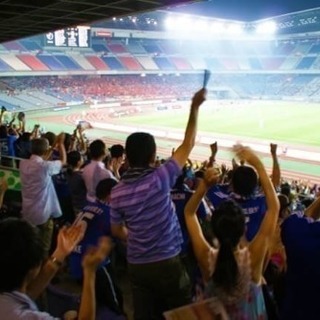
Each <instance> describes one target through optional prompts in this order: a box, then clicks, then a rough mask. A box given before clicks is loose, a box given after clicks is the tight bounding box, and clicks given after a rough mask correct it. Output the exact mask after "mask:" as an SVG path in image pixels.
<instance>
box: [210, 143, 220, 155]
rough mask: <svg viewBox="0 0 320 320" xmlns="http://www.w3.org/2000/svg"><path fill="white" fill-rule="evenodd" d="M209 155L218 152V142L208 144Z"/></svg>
mask: <svg viewBox="0 0 320 320" xmlns="http://www.w3.org/2000/svg"><path fill="white" fill-rule="evenodd" d="M210 150H211V156H213V157H215V156H216V154H217V152H218V143H217V141H215V142H214V143H212V144H210Z"/></svg>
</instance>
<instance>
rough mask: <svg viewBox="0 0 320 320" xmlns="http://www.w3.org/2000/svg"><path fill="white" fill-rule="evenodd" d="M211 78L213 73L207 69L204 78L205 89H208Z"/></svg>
mask: <svg viewBox="0 0 320 320" xmlns="http://www.w3.org/2000/svg"><path fill="white" fill-rule="evenodd" d="M210 77H211V72H210V70H208V69H205V70H204V77H203V88H204V89H206V88H207V85H208V83H209V80H210Z"/></svg>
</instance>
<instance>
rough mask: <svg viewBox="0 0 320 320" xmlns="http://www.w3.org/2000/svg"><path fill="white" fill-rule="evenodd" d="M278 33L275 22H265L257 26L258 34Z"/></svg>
mask: <svg viewBox="0 0 320 320" xmlns="http://www.w3.org/2000/svg"><path fill="white" fill-rule="evenodd" d="M276 31H277V24H276V23H275V22H274V21H265V22H262V23H260V24H258V25H257V27H256V33H257V34H274V33H275V32H276Z"/></svg>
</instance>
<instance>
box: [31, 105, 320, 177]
mask: <svg viewBox="0 0 320 320" xmlns="http://www.w3.org/2000/svg"><path fill="white" fill-rule="evenodd" d="M87 108H88V107H86V106H80V107H79V108H76V109H75V108H73V109H72V110H67V111H60V112H46V113H45V114H44V113H43V112H42V113H34V114H30V115H28V116H27V119H28V122H27V123H28V125H27V126H28V127H29V128H31V127H32V126H33V125H34V124H36V123H39V122H40V123H41V124H42V125H43V126H44V127H45V129H46V131H48V130H51V131H54V132H60V131H66V132H72V129H73V128H74V126H70V125H66V124H64V123H63V122H62V121H61V122H59V123H52V122H50V121H46V119H45V117H48V116H61V119H62V117H63V116H66V115H68V114H71V113H75V112H77V113H80V112H81V111H82V110H86V109H87ZM187 117H188V112H187V110H175V111H158V112H153V113H148V114H141V115H137V116H134V117H126V118H120V119H118V120H117V122H119V124H128V125H130V124H131V125H136V126H143V125H145V126H148V127H151V128H155V127H168V128H175V129H184V128H185V126H186V122H187ZM319 119H320V104H308V103H305V102H301V103H298V102H278V101H275V102H265V101H252V102H251V103H250V104H248V103H246V102H243V103H241V104H236V105H233V106H231V105H226V106H219V107H217V105H215V103H212V102H206V103H205V104H204V106H203V107H202V110H200V117H199V127H198V129H199V130H200V131H206V132H210V133H213V134H214V133H217V134H226V135H232V136H239V137H246V138H252V139H255V140H256V139H257V140H259V139H261V140H263V141H267V142H269V141H281V142H282V144H285V143H288V144H297V145H300V146H303V145H309V146H320V137H319V133H318V127H319V124H320V120H319ZM48 120H49V119H48ZM88 135H89V136H90V137H91V138H101V137H102V136H103V137H110V138H112V139H120V140H123V141H125V138H126V137H127V134H125V133H118V132H113V131H106V130H103V133H102V131H101V130H98V129H92V130H90V132H88ZM157 144H158V147H159V148H161V147H166V148H169V149H170V148H172V147H176V145H175V142H174V141H164V140H161V139H157ZM194 152H195V153H197V154H200V155H203V156H208V154H209V150H208V148H206V147H204V146H196V148H195V150H194ZM231 157H232V155H231V153H230V152H227V151H223V150H220V151H219V158H221V159H223V160H230V158H231ZM263 161H264V162H265V164H266V165H268V166H271V160H270V158H269V157H265V158H264V159H263ZM280 162H281V168H282V169H283V170H289V171H295V172H300V173H302V174H309V175H314V176H318V177H319V176H320V170H319V166H318V165H314V164H306V163H303V162H300V161H292V160H286V159H281V161H280Z"/></svg>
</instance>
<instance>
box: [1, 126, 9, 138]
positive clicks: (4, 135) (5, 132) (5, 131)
mask: <svg viewBox="0 0 320 320" xmlns="http://www.w3.org/2000/svg"><path fill="white" fill-rule="evenodd" d="M7 135H8V129H7V126H5V125H1V126H0V139H5V138H7Z"/></svg>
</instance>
